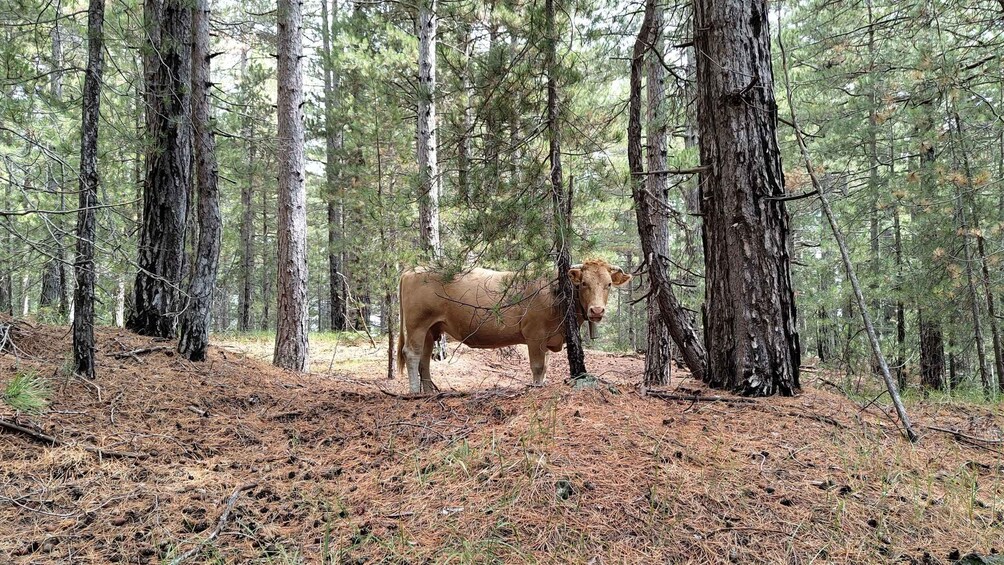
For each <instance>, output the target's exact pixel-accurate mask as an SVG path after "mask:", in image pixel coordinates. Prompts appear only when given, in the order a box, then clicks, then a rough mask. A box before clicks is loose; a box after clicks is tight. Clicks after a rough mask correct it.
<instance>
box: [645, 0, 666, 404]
mask: <svg viewBox="0 0 1004 565" xmlns="http://www.w3.org/2000/svg"><path fill="white" fill-rule="evenodd" d="M645 9H646V10H652V11H653V14H652V24H651V28H650V30H649V36H648V39H647V40H646V42H647V43H648V45H649V49H648V55H647V59H648V62H647V67H648V78H647V80H646V86H647V91H648V92H647V103H648V104H647V106H648V112H647V113H648V115H647V116H646V125H645V132H646V139H647V141H648V147H647V161H648V170H649V173H651V172H652V171H664V170H666V110H665V107H666V89H665V84H664V83H665V75H666V70H665V67H663V60H662V58H663V49H664V47H663V43H664V42H663V39H662V31H663V26H664V22H663V8H662V4H660V3H659V2H657V1H656V2H647V3H646V4H645ZM645 179H646V184H647V187H646V188H647V189H648V193H649V194H648V196H649V197H650V198H651V199H652V202H653V204H654V208H652V209H650V211H651V212H653V213H654V216H653V217H651V218H649V219H648V221H649V222H651V225H652V230H651V236H652V239H653V241H652V245H653V247H654V250H655V252H656V253H659V254H664V255H665V256H666V257H667V260H668V257H669V218H668V217H667V213H666V210H667V209H668V208H669V191H668V189H667V188H666V175H664V174H649V175H647V176H646V177H645ZM650 286H651V285H650ZM645 311H646V315H647V318H648V345H647V348H646V350H645V378H644V381H645V386H665V385H668V384H669V379H670V376H671V374H672V371H673V364H672V361H673V356H672V347H671V342H670V336H669V328H667V327H666V323H665V321H664V320H663V317H662V310H661V309H660V308H659V299H658V298H657V297H656V296H655V294H654V293H652V294H649V296H648V298H647V299H646V301H645Z"/></svg>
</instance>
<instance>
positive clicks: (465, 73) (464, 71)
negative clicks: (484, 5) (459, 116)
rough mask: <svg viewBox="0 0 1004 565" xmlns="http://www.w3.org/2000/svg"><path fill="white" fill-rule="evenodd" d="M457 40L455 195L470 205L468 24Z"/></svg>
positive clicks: (471, 100)
mask: <svg viewBox="0 0 1004 565" xmlns="http://www.w3.org/2000/svg"><path fill="white" fill-rule="evenodd" d="M459 39H460V42H459V43H460V47H461V49H463V52H464V55H463V56H464V60H463V66H462V67H461V68H460V69H459V70H458V72H459V73H460V90H461V96H462V99H463V105H464V109H463V123H462V124H461V128H462V129H461V132H460V140H459V142H458V143H457V193H458V200H459V201H460V202H461V203H463V204H466V205H469V204H471V186H470V184H471V180H470V177H471V136H472V135H474V106H473V105H474V85H473V81H472V80H471V72H472V69H471V58H472V56H473V53H474V41H472V40H471V26H470V24H468V23H465V24H463V26H462V29H461V32H460V38H459Z"/></svg>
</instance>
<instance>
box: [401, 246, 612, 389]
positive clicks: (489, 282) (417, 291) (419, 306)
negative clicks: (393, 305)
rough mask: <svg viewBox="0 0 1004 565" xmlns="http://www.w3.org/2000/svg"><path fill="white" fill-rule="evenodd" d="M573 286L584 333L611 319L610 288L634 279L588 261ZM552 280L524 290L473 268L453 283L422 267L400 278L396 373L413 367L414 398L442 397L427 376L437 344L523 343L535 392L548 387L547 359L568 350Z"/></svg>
mask: <svg viewBox="0 0 1004 565" xmlns="http://www.w3.org/2000/svg"><path fill="white" fill-rule="evenodd" d="M568 277H569V278H570V279H571V280H572V284H573V285H574V287H575V298H574V302H575V312H576V317H577V319H578V323H579V325H580V326H581V325H582V324H583V323H584V322H586V321H587V320H588V321H589V322H593V323H595V322H599V321H601V320H602V319H603V315H604V314H605V313H606V306H607V299H608V298H609V294H610V288H611V286H623V285H625V284H627V283H628V281H630V280H631V275H630V274H627V273H625V272H624V270H623V269H621V268H620V267H613V266H611V265H609V264H608V263H607V262H606V261H602V260H595V259H594V260H589V261H586V262H585V263H583V264H581V265H575V266H573V267H572V268H571V269H569V271H568ZM555 287H556V285H555V284H554V279H553V277H552V278H551V279H550V280H548V279H538V280H535V281H531V282H528V283H520V282H519V279H518V277H517V276H516V274H515V273H512V272H504V271H492V270H488V269H478V268H475V269H471V270H469V271H464V272H463V273H460V274H458V275H455V276H452V277H448V276H444V275H443V274H440V273H437V272H435V271H433V270H430V269H427V268H424V267H418V268H415V269H410V270H407V271H405V272H404V273H402V275H401V280H400V285H399V287H398V290H399V296H400V299H401V300H400V304H401V320H400V332H399V336H398V344H397V367H398V369H397V370H398V374H403V369H404V367H405V366H407V368H408V379H409V386H410V389H411V392H413V393H417V392H433V391H435V390H437V388H436V385H435V384H433V382H432V377H431V375H430V372H429V362H430V358H431V356H432V350H433V345H434V343H435V342H436V341H437V340H438V339H439V338H440V337H441V336H442V335H443V334H447V335H449V336H451V337H452V338H453V339H455V340H457V341H460V342H462V343H464V344H466V345H467V346H469V347H474V348H479V349H496V348H500V347H508V346H512V345H519V344H525V345H526V346H527V351H528V352H529V356H530V371H531V373H532V374H533V382H534V384H535V385H538V386H539V385H542V384H543V382H544V377H545V376H546V371H547V352H548V351H554V352H557V351H561V348H562V346H563V345H564V344H565V328H564V324H563V323H562V318H563V315H564V313H563V312H562V311H561V309H560V308H559V307H558V306H557V304H556V300H555V296H554V291H555Z"/></svg>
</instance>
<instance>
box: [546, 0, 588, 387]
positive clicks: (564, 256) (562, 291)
mask: <svg viewBox="0 0 1004 565" xmlns="http://www.w3.org/2000/svg"><path fill="white" fill-rule="evenodd" d="M554 1H555V0H545V2H544V18H545V20H544V21H545V23H544V34H545V37H544V66H545V70H546V72H547V132H548V137H549V149H548V154H549V155H550V164H551V206H552V213H553V215H554V239H555V241H554V246H555V265H556V266H557V271H558V280H557V281H556V283H555V284H556V286H557V289H556V290H557V292H556V293H555V298H556V299H557V300H556V303H557V305H558V308H560V309H561V310H562V311H563V312H564V321H563V323H562V326H563V327H564V331H565V350H566V353H567V354H568V374H569V376H570V377H572V378H573V379H574V378H576V377H578V376H580V375H583V374H585V373H586V361H585V352H584V351H583V349H582V337H581V336H580V335H579V321H578V319H577V316H576V311H575V307H574V304H575V300H576V298H575V289H574V287H573V286H572V279H571V278H569V276H568V270H569V269H570V268H571V267H572V254H571V236H572V229H571V228H572V225H571V224H572V194H571V193H572V190H571V188H569V190H568V191H567V192H566V191H565V183H564V179H563V178H562V170H561V123H560V119H561V112H560V109H559V107H558V105H559V102H558V76H557V75H558V64H557V48H558V33H557V29H556V26H555V22H554V20H555V7H554Z"/></svg>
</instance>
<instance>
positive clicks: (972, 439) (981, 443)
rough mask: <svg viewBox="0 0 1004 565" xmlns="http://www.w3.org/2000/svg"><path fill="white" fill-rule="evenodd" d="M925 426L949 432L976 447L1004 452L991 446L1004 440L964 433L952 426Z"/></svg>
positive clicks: (925, 426) (937, 430) (958, 439)
mask: <svg viewBox="0 0 1004 565" xmlns="http://www.w3.org/2000/svg"><path fill="white" fill-rule="evenodd" d="M923 427H924V428H926V429H928V430H933V431H936V432H941V433H944V434H949V435H951V436H952V437H954V438H955V440H956V441H960V442H962V443H965V444H968V445H972V446H974V447H979V448H982V449H987V450H989V451H993V452H994V453H1004V452H1002V451H1000V450H999V449H994V448H992V447H990V446H991V445H1000V444H1004V440H1000V439H991V438H988V437H979V436H971V435H969V434H965V433H962V432H961V431H960V430H954V429H952V428H941V427H938V426H928V425H923Z"/></svg>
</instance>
